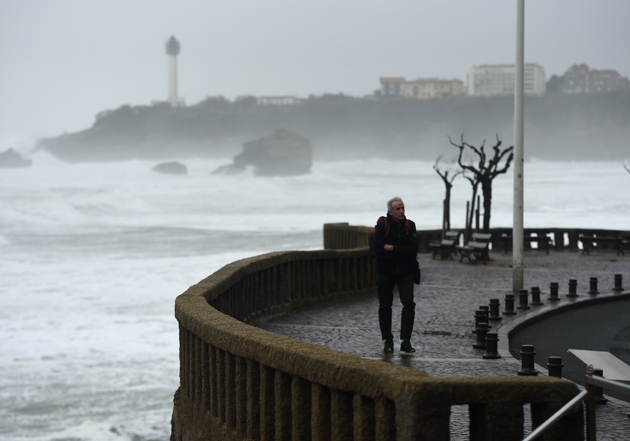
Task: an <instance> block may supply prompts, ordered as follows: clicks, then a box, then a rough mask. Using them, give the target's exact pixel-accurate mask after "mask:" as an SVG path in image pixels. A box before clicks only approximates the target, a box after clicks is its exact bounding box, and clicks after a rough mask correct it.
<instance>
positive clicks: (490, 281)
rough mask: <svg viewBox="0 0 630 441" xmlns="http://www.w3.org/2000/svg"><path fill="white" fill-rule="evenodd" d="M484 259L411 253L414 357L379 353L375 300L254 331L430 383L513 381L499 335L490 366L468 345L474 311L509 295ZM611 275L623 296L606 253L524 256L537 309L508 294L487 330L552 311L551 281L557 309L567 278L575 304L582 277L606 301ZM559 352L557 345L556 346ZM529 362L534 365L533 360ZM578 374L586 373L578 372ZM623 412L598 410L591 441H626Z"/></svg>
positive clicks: (458, 429) (515, 365) (626, 272)
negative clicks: (418, 273)
mask: <svg viewBox="0 0 630 441" xmlns="http://www.w3.org/2000/svg"><path fill="white" fill-rule="evenodd" d="M491 259H492V260H491V261H490V262H489V263H488V264H486V265H484V264H482V263H479V264H470V263H467V262H466V261H465V262H464V263H460V262H459V261H458V260H457V259H455V260H440V259H439V258H438V259H436V260H432V259H431V256H430V254H420V255H419V260H420V266H421V268H422V284H421V285H420V286H419V287H418V286H417V287H416V317H415V324H414V332H413V337H412V344H413V345H414V347H415V348H416V352H415V353H414V354H404V353H400V351H399V348H398V345H396V346H395V351H394V353H393V354H384V353H383V345H382V341H381V337H380V332H379V328H378V319H377V312H378V300H377V299H376V296H375V295H374V296H364V297H355V298H352V299H348V300H343V301H336V302H329V303H324V304H320V305H316V306H313V307H309V308H305V309H302V310H299V311H294V312H292V313H290V314H286V315H283V316H279V317H274V318H273V319H269V320H266V321H264V322H259V323H257V324H256V325H257V326H258V327H260V328H263V329H266V330H269V331H272V332H276V333H278V334H282V335H286V336H289V337H292V338H295V339H298V340H302V341H306V342H310V343H314V344H317V345H321V346H325V347H327V348H330V349H333V350H336V351H340V352H345V353H349V354H355V355H358V356H360V357H364V358H370V359H376V360H382V361H383V362H387V363H393V364H399V365H404V366H408V367H410V368H412V369H419V370H423V371H425V372H427V373H428V374H430V375H432V376H436V377H481V376H515V375H517V371H518V370H519V369H520V367H521V362H520V360H517V359H515V358H513V357H511V356H510V355H509V352H508V351H507V346H508V342H507V341H505V340H507V338H505V337H502V339H503V341H500V342H499V344H500V346H501V347H503V348H505V350H502V351H501V355H502V358H501V359H498V360H486V359H484V358H482V355H483V353H484V351H483V350H479V349H474V348H473V344H474V343H475V342H476V334H474V333H473V331H474V323H475V317H474V316H475V311H476V310H477V309H479V306H481V305H488V303H489V300H490V299H500V302H501V311H503V309H504V305H505V303H504V298H505V295H506V294H511V289H512V269H511V267H510V265H511V262H512V257H511V254H507V255H504V254H502V253H500V252H499V251H497V252H492V253H491ZM615 274H622V275H623V278H624V288H625V291H624V293H628V291H630V256H615V254H614V253H608V252H598V253H591V255H582V254H580V253H578V252H554V251H552V252H551V253H550V254H549V255H547V254H545V253H544V252H543V251H532V252H527V253H526V255H525V274H524V288H526V289H530V288H531V287H533V286H538V287H540V289H541V291H542V295H541V299H542V300H543V302H544V305H543V306H532V307H531V309H529V310H517V309H516V307H517V306H518V305H519V300H518V296H515V297H516V299H515V305H514V306H515V310H516V311H518V313H517V314H516V315H514V316H503V319H502V320H501V321H493V322H491V325H492V330H491V331H490V332H499V334H500V335H501V334H502V333H505V332H506V330H507V329H509V328H510V327H511V326H513V325H514V324H515V323H519V322H522V321H523V320H526V319H527V318H530V317H533V316H535V315H537V314H539V313H540V311H542V310H544V309H545V308H546V309H551V308H554V307H556V306H555V305H551V304H550V302H549V301H548V300H547V297H548V296H549V284H550V283H551V282H557V283H559V286H560V291H559V296H560V298H561V300H560V301H559V302H558V305H561V306H562V305H565V304H568V303H570V302H571V300H569V299H568V298H567V297H566V294H567V292H568V281H569V279H577V281H578V289H577V292H578V294H579V298H578V299H577V301H584V300H585V299H587V298H592V297H593V296H590V295H588V294H587V291H588V290H589V278H590V277H597V278H598V280H599V291H600V293H601V294H599V296H600V298H601V297H605V296H612V295H614V294H613V292H612V287H613V283H614V282H613V280H614V275H615ZM530 302H531V298H530ZM626 304H627V302H626ZM400 310H401V305H400V302H399V301H398V300H397V299H396V301H395V302H394V319H393V329H394V335H395V336H396V334H397V332H398V330H399V329H400ZM628 316H630V311H629V312H628ZM592 332H597V329H592ZM550 338H552V337H550ZM532 344H535V343H534V342H532ZM561 346H562V345H561V344H560V346H559V347H561ZM512 349H514V348H512ZM573 349H580V348H573ZM589 349H592V348H589ZM597 349H598V350H606V351H607V350H609V349H608V348H597ZM517 352H518V349H517ZM553 355H559V356H561V357H563V359H564V358H565V357H568V356H572V355H571V354H567V353H566V351H564V353H557V354H553ZM537 362H539V363H540V360H537ZM541 364H543V365H544V363H541ZM537 367H538V368H539V371H540V375H546V374H547V371H546V367H541V366H539V365H537ZM596 367H597V366H596ZM584 370H585V371H586V366H584ZM604 376H606V373H605V372H604ZM607 398H610V397H608V396H607ZM452 411H453V418H452V426H453V427H452V433H453V436H454V438H453V439H466V438H465V437H466V436H467V427H466V426H467V408H466V407H464V406H455V407H454V408H453V409H452ZM629 413H630V404H628V403H625V402H623V401H619V400H615V399H613V398H610V401H609V402H608V403H607V404H605V405H599V406H598V416H597V429H598V430H597V432H598V437H597V439H598V440H601V441H603V440H628V441H630V417H629ZM526 429H527V428H526ZM465 434H466V435H465ZM459 436H461V437H459Z"/></svg>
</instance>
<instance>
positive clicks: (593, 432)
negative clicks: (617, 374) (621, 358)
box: [586, 365, 630, 441]
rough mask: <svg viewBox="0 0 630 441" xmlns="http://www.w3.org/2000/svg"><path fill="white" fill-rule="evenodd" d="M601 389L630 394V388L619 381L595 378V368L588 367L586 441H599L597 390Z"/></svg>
mask: <svg viewBox="0 0 630 441" xmlns="http://www.w3.org/2000/svg"><path fill="white" fill-rule="evenodd" d="M600 387H601V388H603V389H604V388H605V389H608V390H612V391H614V392H630V386H628V385H626V384H623V383H620V382H618V381H613V380H607V379H605V378H603V377H598V376H595V375H593V366H592V365H589V366H588V368H587V374H586V391H587V392H588V396H587V399H586V441H597V421H596V415H595V397H596V395H597V388H600ZM623 401H626V400H623ZM626 402H630V401H626Z"/></svg>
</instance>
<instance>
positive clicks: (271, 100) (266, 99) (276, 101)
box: [257, 96, 302, 106]
mask: <svg viewBox="0 0 630 441" xmlns="http://www.w3.org/2000/svg"><path fill="white" fill-rule="evenodd" d="M301 102H302V100H301V99H300V98H297V97H294V96H259V97H258V99H257V104H259V105H261V106H292V105H295V104H300V103H301Z"/></svg>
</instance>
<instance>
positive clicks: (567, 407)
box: [523, 390, 588, 441]
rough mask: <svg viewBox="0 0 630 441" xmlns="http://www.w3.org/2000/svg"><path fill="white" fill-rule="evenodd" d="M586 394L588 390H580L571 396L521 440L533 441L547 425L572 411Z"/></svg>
mask: <svg viewBox="0 0 630 441" xmlns="http://www.w3.org/2000/svg"><path fill="white" fill-rule="evenodd" d="M587 395H588V391H586V390H583V391H582V392H580V393H579V394H577V395H576V396H575V398H573V399H572V400H571V401H569V402H568V403H567V404H565V405H564V406H562V408H561V409H560V410H558V411H557V412H556V413H554V414H553V415H552V416H551V418H549V419H548V420H547V421H545V422H544V423H542V424H541V425H540V426H538V427H537V428H536V430H534V431H533V432H532V433H530V434H529V435H528V436H527V437H525V438H524V439H523V441H533V440H535V439H536V438H538V437H539V436H540V435H542V434H543V432H544V431H545V430H547V428H548V427H550V426H551V425H552V424H553V423H555V422H556V421H558V420H559V419H560V418H562V417H563V416H565V415H566V414H568V413H571V412H572V411H573V408H574V407H575V406H577V405H578V404H581V403H582V401H584V399H585V398H586V396H587Z"/></svg>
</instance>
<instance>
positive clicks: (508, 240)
mask: <svg viewBox="0 0 630 441" xmlns="http://www.w3.org/2000/svg"><path fill="white" fill-rule="evenodd" d="M534 234H535V236H534ZM549 234H552V233H550V232H547V231H540V230H523V242H529V246H530V247H531V248H533V247H532V243H536V244H538V249H542V245H544V247H545V248H544V249H545V252H546V253H547V254H549V246H550V245H553V246H555V243H554V240H553V239H552V238H551V237H549ZM512 239H513V236H512V230H509V231H504V232H502V233H501V240H502V241H503V254H507V252H508V246H509V245H511V244H512Z"/></svg>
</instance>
